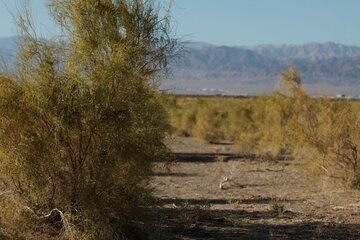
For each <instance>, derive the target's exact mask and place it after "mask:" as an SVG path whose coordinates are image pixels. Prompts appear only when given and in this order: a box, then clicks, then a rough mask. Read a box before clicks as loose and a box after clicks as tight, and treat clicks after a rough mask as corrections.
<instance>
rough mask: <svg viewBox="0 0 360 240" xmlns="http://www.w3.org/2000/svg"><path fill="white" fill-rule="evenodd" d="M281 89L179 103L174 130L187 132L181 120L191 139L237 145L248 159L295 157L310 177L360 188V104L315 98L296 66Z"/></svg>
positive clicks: (175, 104)
mask: <svg viewBox="0 0 360 240" xmlns="http://www.w3.org/2000/svg"><path fill="white" fill-rule="evenodd" d="M278 86H279V88H278V91H277V92H276V93H274V94H273V95H269V96H259V97H255V98H249V99H228V98H216V97H214V98H202V99H197V100H194V99H184V98H178V99H175V100H174V101H173V102H172V105H171V106H170V112H171V114H170V115H171V117H172V126H173V127H174V128H175V129H182V126H183V125H181V127H180V125H178V123H179V122H178V119H179V118H181V119H182V121H184V122H191V124H187V125H186V132H187V135H189V136H194V137H198V138H201V139H204V140H206V141H208V142H216V141H220V140H224V139H226V140H232V141H234V143H235V144H236V145H237V146H239V150H240V151H241V152H243V153H255V154H259V155H266V156H270V157H274V156H277V155H279V154H284V153H286V154H293V155H295V156H298V157H300V158H301V159H299V162H300V164H301V165H303V166H304V167H305V169H307V171H308V172H312V173H313V174H317V175H319V174H320V173H322V174H326V175H328V176H332V177H336V178H337V179H339V178H341V179H343V180H345V181H347V182H349V181H350V182H351V183H352V184H353V185H354V186H357V187H358V186H359V185H360V166H359V164H360V153H359V149H360V103H359V102H350V101H348V100H332V99H329V98H327V97H322V98H311V97H310V96H308V95H307V94H306V93H305V91H304V90H303V89H302V87H301V76H300V74H299V73H298V72H297V70H296V69H295V67H294V66H291V67H290V69H289V70H288V71H285V72H284V73H283V74H282V75H281V79H280V81H279V84H278ZM179 105H180V107H179ZM174 109H176V110H175V112H176V115H174V114H173V111H174ZM184 111H189V112H191V114H188V115H186V114H183V112H184ZM189 116H191V117H189Z"/></svg>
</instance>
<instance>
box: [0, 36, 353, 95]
mask: <svg viewBox="0 0 360 240" xmlns="http://www.w3.org/2000/svg"><path fill="white" fill-rule="evenodd" d="M18 40H19V38H18V37H10V38H0V59H1V60H5V62H7V63H8V64H10V63H11V62H12V61H13V60H14V59H15V55H16V43H17V41H18ZM183 46H184V51H183V52H181V53H180V57H176V58H174V59H172V60H171V63H170V64H171V70H172V74H171V75H170V76H169V78H168V79H166V80H165V81H164V82H163V84H162V86H161V88H162V89H164V90H167V91H169V92H177V93H189V94H193V93H195V94H197V93H207V94H211V93H224V94H226V93H227V94H259V93H263V92H271V91H273V90H274V89H275V88H276V82H277V81H278V79H279V76H280V74H281V72H283V71H284V70H287V69H288V68H289V66H290V65H291V64H295V66H296V68H297V69H298V70H299V71H300V72H301V75H302V80H303V83H304V86H305V88H306V89H307V90H308V91H309V92H311V93H313V94H315V93H317V94H323V93H328V94H347V95H356V96H358V95H360V47H357V46H347V45H343V44H338V43H333V42H326V43H307V44H303V45H294V44H290V45H270V44H268V45H258V46H234V47H230V46H216V45H212V44H208V43H202V42H185V43H183ZM10 65H11V64H10Z"/></svg>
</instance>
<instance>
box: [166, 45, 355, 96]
mask: <svg viewBox="0 0 360 240" xmlns="http://www.w3.org/2000/svg"><path fill="white" fill-rule="evenodd" d="M185 46H186V51H185V53H184V54H183V56H182V58H181V59H180V60H177V61H176V63H174V64H173V72H174V74H173V76H172V78H171V80H169V81H167V82H166V84H165V85H166V86H167V87H168V89H171V87H173V88H176V89H181V90H191V91H198V90H199V89H201V87H204V88H222V89H225V90H228V91H230V92H231V91H241V92H251V93H258V92H264V91H269V90H271V89H273V87H274V86H275V83H276V81H277V80H278V79H279V75H280V73H281V72H282V71H284V70H286V69H288V68H289V66H290V64H292V63H294V64H295V65H296V67H297V68H298V69H299V70H300V72H301V73H302V78H303V81H304V83H305V84H306V85H308V87H309V88H310V90H315V89H316V90H317V91H322V90H329V91H328V92H334V93H335V92H337V91H341V92H345V93H349V94H356V95H358V94H360V47H355V46H346V45H342V44H336V43H331V42H328V43H323V44H320V43H308V44H304V45H259V46H253V47H226V46H213V45H209V44H205V43H192V44H189V43H186V44H185ZM199 83H201V84H199ZM177 86H179V87H177ZM320 86H321V88H320ZM256 87H257V89H256ZM324 87H325V88H324ZM249 89H251V90H249ZM348 90H350V91H348Z"/></svg>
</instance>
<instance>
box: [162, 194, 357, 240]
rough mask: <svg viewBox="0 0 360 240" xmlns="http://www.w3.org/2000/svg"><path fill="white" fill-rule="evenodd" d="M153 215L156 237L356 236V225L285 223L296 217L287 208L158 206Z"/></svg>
mask: <svg viewBox="0 0 360 240" xmlns="http://www.w3.org/2000/svg"><path fill="white" fill-rule="evenodd" d="M165 202H166V201H165ZM208 202H211V200H209V201H208ZM192 203H196V202H192ZM216 203H218V202H216ZM220 204H221V203H220ZM156 216H157V217H158V219H157V222H158V223H159V224H158V226H157V228H158V232H159V233H161V234H160V235H159V239H354V240H355V239H360V225H349V224H338V223H333V222H317V221H306V222H300V223H287V222H290V220H291V219H292V218H295V217H298V213H294V212H291V211H285V212H284V213H282V214H279V213H276V212H274V211H254V212H248V211H244V210H211V209H206V208H204V207H199V206H198V207H196V206H182V207H174V208H162V207H159V208H158V209H157V210H156ZM274 218H276V219H278V220H279V221H281V222H282V224H266V223H249V220H250V221H252V222H261V221H266V220H267V219H274ZM245 220H246V221H245Z"/></svg>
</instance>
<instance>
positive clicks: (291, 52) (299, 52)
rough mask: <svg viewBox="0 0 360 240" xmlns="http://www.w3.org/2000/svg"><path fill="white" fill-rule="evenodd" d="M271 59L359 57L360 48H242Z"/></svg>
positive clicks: (310, 45)
mask: <svg viewBox="0 0 360 240" xmlns="http://www.w3.org/2000/svg"><path fill="white" fill-rule="evenodd" d="M242 48H245V49H250V50H253V51H254V52H256V53H258V54H260V55H262V56H266V57H271V58H276V59H282V60H288V59H308V60H322V59H329V58H334V57H336V58H348V57H359V56H360V48H359V47H355V46H346V45H342V44H338V43H333V42H326V43H307V44H304V45H293V44H291V45H259V46H252V47H242Z"/></svg>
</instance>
